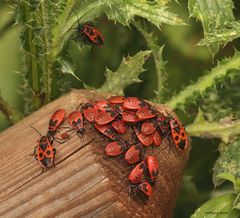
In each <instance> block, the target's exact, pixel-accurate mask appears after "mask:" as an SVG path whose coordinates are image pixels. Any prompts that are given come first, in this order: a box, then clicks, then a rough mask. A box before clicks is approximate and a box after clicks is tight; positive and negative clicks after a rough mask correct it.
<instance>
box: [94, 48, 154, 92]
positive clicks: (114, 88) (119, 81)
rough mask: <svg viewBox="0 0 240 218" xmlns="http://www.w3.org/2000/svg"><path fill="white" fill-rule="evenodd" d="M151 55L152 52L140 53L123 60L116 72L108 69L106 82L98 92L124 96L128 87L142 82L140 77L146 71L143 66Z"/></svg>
mask: <svg viewBox="0 0 240 218" xmlns="http://www.w3.org/2000/svg"><path fill="white" fill-rule="evenodd" d="M150 53H151V51H140V52H138V53H137V54H136V55H135V56H133V57H127V58H123V61H122V63H121V64H120V66H119V68H118V69H117V71H116V72H112V71H111V70H109V69H107V70H106V73H105V76H106V81H105V82H104V84H103V85H102V87H101V88H100V89H98V90H99V91H100V92H111V93H114V94H117V95H123V91H124V89H125V88H126V87H127V86H128V85H130V84H132V83H139V82H141V80H140V79H139V78H138V76H139V74H140V73H141V72H143V71H144V69H143V67H142V65H143V64H144V63H145V61H146V60H147V58H148V57H149V56H150Z"/></svg>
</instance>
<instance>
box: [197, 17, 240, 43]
mask: <svg viewBox="0 0 240 218" xmlns="http://www.w3.org/2000/svg"><path fill="white" fill-rule="evenodd" d="M239 37H240V22H231V23H229V25H228V27H227V28H226V27H225V28H221V29H220V30H216V31H215V32H214V33H209V34H207V35H206V37H205V38H204V39H202V40H201V41H200V42H199V43H198V45H200V46H202V45H207V46H211V45H214V44H223V45H226V44H227V43H228V42H231V41H232V40H234V39H236V38H239Z"/></svg>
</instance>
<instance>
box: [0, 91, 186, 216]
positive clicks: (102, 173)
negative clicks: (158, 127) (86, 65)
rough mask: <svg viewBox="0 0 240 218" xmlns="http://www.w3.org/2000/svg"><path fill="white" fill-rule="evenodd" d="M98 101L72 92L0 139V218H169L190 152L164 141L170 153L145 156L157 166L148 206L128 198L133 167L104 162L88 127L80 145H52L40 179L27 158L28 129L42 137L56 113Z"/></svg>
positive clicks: (33, 138) (31, 139)
mask: <svg viewBox="0 0 240 218" xmlns="http://www.w3.org/2000/svg"><path fill="white" fill-rule="evenodd" d="M98 98H103V96H101V95H99V94H97V93H95V92H94V91H86V90H81V91H76V90H73V91H71V92H70V93H69V94H67V95H65V96H63V97H61V98H59V99H58V100H56V101H54V102H52V103H50V104H48V105H46V106H44V107H42V108H41V109H40V110H38V111H37V112H34V113H33V114H31V115H30V116H28V117H26V118H25V119H23V120H22V121H20V122H19V123H17V124H16V125H14V126H12V127H10V128H9V129H7V130H6V131H4V132H2V133H1V134H0V145H1V147H0V217H7V218H10V217H34V218H35V217H89V218H90V217H104V218H106V217H120V218H121V217H124V218H125V217H163V218H168V217H172V215H173V212H174V208H175V203H176V198H177V194H178V191H179V187H180V183H181V176H182V173H183V170H184V167H185V165H186V162H187V159H188V154H189V150H190V149H188V150H187V151H186V152H184V153H180V152H179V151H177V149H176V148H175V147H174V146H173V145H172V144H171V143H172V142H171V141H168V140H165V141H164V142H163V145H162V148H164V147H165V146H166V145H169V146H170V152H169V151H168V149H161V148H157V147H155V148H153V150H152V149H151V148H149V149H148V150H147V153H148V154H154V155H155V156H157V157H158V160H159V165H160V170H159V176H158V180H157V182H156V184H155V185H154V187H153V190H154V194H153V196H152V197H151V198H150V199H149V200H147V199H144V198H142V197H141V196H138V195H136V196H129V191H128V190H129V182H128V180H127V175H128V174H129V172H130V171H131V168H132V167H131V166H130V165H128V164H127V163H125V162H124V160H123V158H122V157H116V158H109V157H106V155H104V146H105V145H106V144H107V143H108V140H107V139H105V138H104V137H102V136H101V135H100V134H99V133H97V132H96V131H95V130H94V129H93V128H92V127H91V126H90V125H86V133H85V135H84V137H83V138H82V139H80V138H79V137H78V136H77V135H74V136H73V137H72V138H71V139H70V140H69V141H67V142H65V143H63V144H58V143H55V144H54V146H55V147H56V149H57V154H56V166H55V167H53V168H51V169H49V170H46V171H44V172H43V173H42V174H41V168H40V167H39V165H38V163H37V161H36V160H35V159H34V157H33V156H31V154H32V153H33V148H34V146H36V142H37V140H38V139H39V135H38V134H37V133H36V132H34V131H33V129H32V128H30V126H33V127H35V128H36V129H38V130H39V131H40V132H41V133H42V134H46V132H47V127H48V122H49V118H50V116H51V114H52V113H53V112H54V111H55V110H56V109H58V108H65V109H66V110H67V112H71V111H72V110H74V109H76V107H77V106H78V105H79V104H80V103H82V102H86V101H88V100H89V99H98ZM158 109H159V110H165V109H166V110H169V109H168V108H166V107H165V106H158ZM169 143H170V144H169Z"/></svg>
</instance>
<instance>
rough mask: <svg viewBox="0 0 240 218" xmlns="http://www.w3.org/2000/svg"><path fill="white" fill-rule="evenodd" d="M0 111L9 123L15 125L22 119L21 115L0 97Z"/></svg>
mask: <svg viewBox="0 0 240 218" xmlns="http://www.w3.org/2000/svg"><path fill="white" fill-rule="evenodd" d="M0 110H1V111H2V112H3V114H4V115H5V116H6V119H7V120H9V121H10V122H11V123H16V122H18V121H19V120H21V119H22V118H23V115H22V114H21V113H20V112H19V111H17V110H15V109H14V108H13V107H12V106H11V105H10V104H9V103H8V102H6V101H5V100H4V99H3V97H2V96H0Z"/></svg>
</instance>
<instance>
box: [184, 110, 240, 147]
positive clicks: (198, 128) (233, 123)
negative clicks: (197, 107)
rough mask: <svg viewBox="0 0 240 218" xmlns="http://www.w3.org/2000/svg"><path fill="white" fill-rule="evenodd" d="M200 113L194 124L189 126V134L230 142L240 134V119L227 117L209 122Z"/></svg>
mask: <svg viewBox="0 0 240 218" xmlns="http://www.w3.org/2000/svg"><path fill="white" fill-rule="evenodd" d="M200 114H202V112H200V113H199V115H198V116H197V118H196V120H195V121H194V122H193V124H190V125H188V126H187V128H186V130H187V132H188V134H189V135H191V136H197V137H203V138H204V137H205V138H220V139H222V140H223V141H224V142H225V143H229V142H230V141H231V140H232V139H233V138H234V137H236V136H237V135H239V134H240V121H239V120H232V119H231V117H226V118H225V119H222V120H220V121H219V122H208V121H206V120H204V118H203V116H202V115H200ZM200 116H201V118H200Z"/></svg>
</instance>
